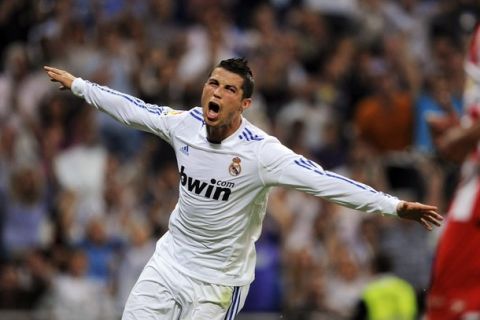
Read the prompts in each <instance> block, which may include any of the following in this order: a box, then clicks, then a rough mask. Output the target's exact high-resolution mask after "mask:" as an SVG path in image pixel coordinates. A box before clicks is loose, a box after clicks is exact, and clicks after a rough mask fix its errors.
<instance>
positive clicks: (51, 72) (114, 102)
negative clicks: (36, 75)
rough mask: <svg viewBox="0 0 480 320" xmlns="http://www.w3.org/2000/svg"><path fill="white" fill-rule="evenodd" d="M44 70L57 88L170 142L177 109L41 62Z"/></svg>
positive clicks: (175, 122) (178, 120) (178, 117)
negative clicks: (146, 100) (146, 101)
mask: <svg viewBox="0 0 480 320" xmlns="http://www.w3.org/2000/svg"><path fill="white" fill-rule="evenodd" d="M44 70H45V71H46V73H47V75H48V76H49V77H50V80H51V81H53V82H57V83H59V84H60V87H59V88H60V89H61V90H66V89H70V90H71V91H72V93H73V94H75V95H76V96H78V97H81V98H83V99H85V101H86V102H87V103H89V104H90V105H92V106H94V107H95V108H97V109H99V110H101V111H104V112H105V113H108V114H109V115H111V116H112V117H113V118H115V119H116V120H118V121H119V122H121V123H123V124H125V125H127V126H129V127H132V128H136V129H140V130H143V131H147V132H151V133H154V134H157V135H158V136H160V137H161V138H162V139H164V140H165V141H167V142H168V143H170V142H171V129H172V128H173V127H174V126H175V125H176V124H177V123H179V122H181V120H182V119H183V118H184V117H183V116H182V112H181V111H176V110H173V109H171V108H169V107H166V106H157V105H153V104H149V103H145V102H144V101H142V100H141V99H138V98H136V97H133V96H131V95H128V94H125V93H122V92H119V91H116V90H113V89H110V88H108V87H104V86H100V85H98V84H96V83H91V82H89V81H86V80H83V79H81V78H78V77H75V76H73V75H72V74H70V73H69V72H67V71H65V70H61V69H57V68H53V67H49V66H45V67H44ZM184 114H187V113H184Z"/></svg>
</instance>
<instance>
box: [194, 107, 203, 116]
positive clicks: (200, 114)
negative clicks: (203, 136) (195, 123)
mask: <svg viewBox="0 0 480 320" xmlns="http://www.w3.org/2000/svg"><path fill="white" fill-rule="evenodd" d="M192 111H193V112H195V113H196V114H198V115H199V116H202V117H203V113H202V112H201V111H200V110H198V109H192Z"/></svg>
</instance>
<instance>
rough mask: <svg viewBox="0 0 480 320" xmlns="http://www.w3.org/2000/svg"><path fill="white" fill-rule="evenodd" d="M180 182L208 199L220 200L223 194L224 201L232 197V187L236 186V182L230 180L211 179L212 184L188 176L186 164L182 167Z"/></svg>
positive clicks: (189, 189)
mask: <svg viewBox="0 0 480 320" xmlns="http://www.w3.org/2000/svg"><path fill="white" fill-rule="evenodd" d="M180 183H181V184H182V186H186V187H187V189H188V191H193V192H194V193H195V194H201V195H203V196H204V197H205V198H207V199H214V200H218V199H220V196H222V201H227V200H228V198H230V194H231V193H232V189H231V188H233V187H235V183H233V182H229V181H221V180H218V181H217V180H215V179H211V180H210V184H208V183H207V182H203V181H200V180H198V179H193V178H192V177H189V176H187V174H186V173H185V167H184V166H182V167H181V168H180Z"/></svg>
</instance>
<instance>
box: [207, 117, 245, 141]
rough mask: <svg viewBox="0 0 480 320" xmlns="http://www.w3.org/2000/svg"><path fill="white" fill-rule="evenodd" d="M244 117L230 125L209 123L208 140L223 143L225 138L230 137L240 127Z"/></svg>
mask: <svg viewBox="0 0 480 320" xmlns="http://www.w3.org/2000/svg"><path fill="white" fill-rule="evenodd" d="M241 124H242V119H241V118H239V119H238V121H234V122H232V123H230V125H223V126H218V127H212V126H209V125H207V126H206V129H207V140H208V142H210V143H222V141H223V140H225V139H226V138H228V137H230V136H231V135H232V134H233V133H234V132H235V131H237V130H238V128H240V125H241Z"/></svg>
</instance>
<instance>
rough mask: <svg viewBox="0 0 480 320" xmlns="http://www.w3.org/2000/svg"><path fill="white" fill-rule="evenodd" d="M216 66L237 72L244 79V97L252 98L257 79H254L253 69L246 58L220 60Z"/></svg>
mask: <svg viewBox="0 0 480 320" xmlns="http://www.w3.org/2000/svg"><path fill="white" fill-rule="evenodd" d="M216 68H223V69H225V70H228V71H230V72H233V73H235V74H238V75H239V76H240V77H242V79H243V85H242V90H243V98H251V97H252V94H253V88H254V86H255V81H254V80H253V74H252V70H250V67H249V66H248V61H247V59H245V58H231V59H226V60H222V61H220V63H219V64H218V65H217V66H216Z"/></svg>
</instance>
